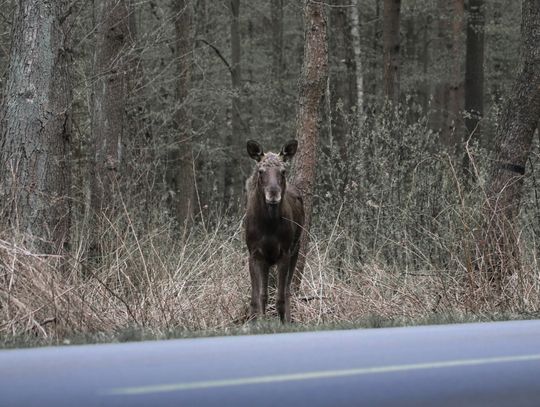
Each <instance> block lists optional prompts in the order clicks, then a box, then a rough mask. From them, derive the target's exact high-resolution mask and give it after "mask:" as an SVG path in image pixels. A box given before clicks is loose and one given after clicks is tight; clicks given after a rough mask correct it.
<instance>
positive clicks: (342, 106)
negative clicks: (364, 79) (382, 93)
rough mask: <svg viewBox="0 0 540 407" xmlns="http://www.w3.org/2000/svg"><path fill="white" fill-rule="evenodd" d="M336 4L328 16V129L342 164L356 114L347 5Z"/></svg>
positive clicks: (337, 1) (340, 0) (344, 0)
mask: <svg viewBox="0 0 540 407" xmlns="http://www.w3.org/2000/svg"><path fill="white" fill-rule="evenodd" d="M348 1H349V0H335V1H334V7H332V8H331V9H330V16H329V21H330V23H329V30H328V41H329V50H330V53H329V64H328V65H329V80H330V125H331V134H332V138H333V139H334V140H335V142H336V144H337V147H338V150H339V155H340V158H341V160H342V162H346V161H347V144H348V137H349V134H350V131H351V129H350V123H351V121H350V118H351V114H353V112H354V111H355V110H356V103H355V101H356V98H357V93H356V66H355V59H354V50H353V41H352V36H351V27H350V24H349V20H348V18H347V10H348V9H347V7H346V5H347V4H349V3H348Z"/></svg>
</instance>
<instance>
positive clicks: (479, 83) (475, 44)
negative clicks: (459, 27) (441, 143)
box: [463, 0, 485, 177]
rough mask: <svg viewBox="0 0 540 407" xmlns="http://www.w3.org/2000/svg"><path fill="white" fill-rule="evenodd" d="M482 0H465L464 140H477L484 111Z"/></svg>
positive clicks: (466, 159) (465, 161)
mask: <svg viewBox="0 0 540 407" xmlns="http://www.w3.org/2000/svg"><path fill="white" fill-rule="evenodd" d="M484 16H485V7H484V0H469V8H468V18H467V45H466V55H465V141H468V140H470V139H471V140H474V139H475V140H479V138H480V129H479V128H478V126H479V123H480V119H481V118H482V115H483V114H484V24H485V17H484ZM469 167H470V162H469V155H468V154H467V152H465V154H464V156H463V169H464V173H465V174H466V176H467V177H468V176H469V175H470V170H469Z"/></svg>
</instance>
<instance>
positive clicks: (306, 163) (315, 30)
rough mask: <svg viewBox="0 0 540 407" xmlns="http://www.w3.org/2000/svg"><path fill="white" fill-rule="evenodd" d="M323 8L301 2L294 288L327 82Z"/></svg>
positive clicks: (304, 243) (301, 265)
mask: <svg viewBox="0 0 540 407" xmlns="http://www.w3.org/2000/svg"><path fill="white" fill-rule="evenodd" d="M325 7H326V5H325V4H324V3H322V2H314V1H311V0H305V3H304V33H305V46H304V63H303V66H302V75H301V79H300V96H299V102H298V116H297V119H296V120H297V122H296V138H297V139H298V142H299V150H298V153H297V154H296V158H295V168H294V184H295V185H296V186H297V187H298V189H299V190H300V192H301V193H302V196H303V199H304V211H305V223H304V233H302V238H301V241H300V256H299V258H298V263H297V272H296V277H295V287H297V288H298V287H299V285H300V283H301V280H302V274H303V271H304V266H305V262H306V254H307V249H308V241H309V230H310V225H311V215H312V208H313V189H314V185H315V165H316V163H317V144H318V139H319V122H320V119H321V115H322V110H323V100H324V93H325V90H326V83H327V80H328V42H327V37H326V14H325Z"/></svg>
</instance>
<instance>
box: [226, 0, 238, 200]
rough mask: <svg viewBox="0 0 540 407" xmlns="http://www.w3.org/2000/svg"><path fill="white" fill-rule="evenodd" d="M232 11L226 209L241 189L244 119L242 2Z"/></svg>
mask: <svg viewBox="0 0 540 407" xmlns="http://www.w3.org/2000/svg"><path fill="white" fill-rule="evenodd" d="M230 11H231V65H230V70H231V81H232V92H233V96H232V100H231V131H230V133H228V135H227V137H226V140H225V145H226V147H228V148H230V149H231V150H230V154H229V157H231V160H232V163H229V164H227V165H225V169H224V171H223V173H224V176H225V183H224V188H225V191H224V203H225V207H228V206H230V205H231V204H232V202H231V201H232V198H233V197H234V196H235V193H236V192H237V190H238V187H239V184H240V182H239V180H238V176H237V175H236V174H237V173H238V171H239V168H238V163H239V161H238V155H237V151H241V148H240V144H241V143H240V134H241V131H242V122H241V120H242V118H241V116H240V93H241V90H242V89H241V86H242V71H241V64H240V63H241V44H240V21H239V19H240V0H230Z"/></svg>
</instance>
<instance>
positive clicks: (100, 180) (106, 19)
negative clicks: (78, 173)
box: [91, 0, 131, 216]
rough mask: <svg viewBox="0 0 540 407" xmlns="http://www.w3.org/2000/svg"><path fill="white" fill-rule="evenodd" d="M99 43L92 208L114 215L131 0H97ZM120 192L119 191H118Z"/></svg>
mask: <svg viewBox="0 0 540 407" xmlns="http://www.w3.org/2000/svg"><path fill="white" fill-rule="evenodd" d="M94 7H95V10H94V13H95V16H96V40H95V50H94V66H93V71H94V76H95V77H94V82H93V87H92V114H91V128H92V135H93V138H94V140H93V141H94V142H93V147H94V162H93V167H92V172H93V174H92V183H91V207H92V210H93V212H94V213H95V214H101V213H105V214H107V216H110V215H111V212H110V211H111V210H112V209H114V205H115V202H118V199H117V198H116V197H115V193H114V190H115V188H116V187H117V186H118V181H119V176H120V174H121V164H122V143H123V135H124V129H125V110H126V87H127V72H129V58H127V55H126V54H127V53H126V49H127V44H128V41H130V38H131V37H130V30H129V11H128V3H127V0H96V1H95V3H94ZM117 192H118V191H117Z"/></svg>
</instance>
